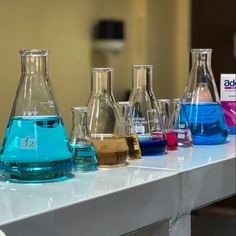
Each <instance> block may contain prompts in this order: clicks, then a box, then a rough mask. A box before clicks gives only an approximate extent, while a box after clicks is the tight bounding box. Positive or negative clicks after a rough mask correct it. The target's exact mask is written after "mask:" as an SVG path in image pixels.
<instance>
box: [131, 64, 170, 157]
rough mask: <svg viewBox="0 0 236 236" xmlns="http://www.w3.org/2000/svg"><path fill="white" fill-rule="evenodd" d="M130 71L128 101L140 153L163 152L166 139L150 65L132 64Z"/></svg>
mask: <svg viewBox="0 0 236 236" xmlns="http://www.w3.org/2000/svg"><path fill="white" fill-rule="evenodd" d="M132 72H133V78H132V81H133V83H132V84H133V85H132V91H131V94H130V98H129V101H130V102H132V103H133V106H132V113H133V114H132V118H133V124H134V127H135V131H136V134H137V135H138V138H139V143H140V147H141V151H142V154H143V155H148V154H163V153H165V149H166V146H167V140H166V135H165V131H164V127H163V124H162V121H161V118H160V115H159V112H158V108H157V102H156V98H155V95H154V93H153V89H152V66H151V65H134V66H133V70H132Z"/></svg>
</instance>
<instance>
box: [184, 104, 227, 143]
mask: <svg viewBox="0 0 236 236" xmlns="http://www.w3.org/2000/svg"><path fill="white" fill-rule="evenodd" d="M185 110H186V115H187V118H188V122H189V127H190V129H191V132H192V138H193V144H203V145H204V144H205V145H207V144H220V143H224V142H225V141H226V139H227V137H228V128H227V125H226V123H225V119H224V114H223V111H222V108H221V105H220V104H218V103H198V104H190V103H186V104H185Z"/></svg>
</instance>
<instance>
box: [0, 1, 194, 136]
mask: <svg viewBox="0 0 236 236" xmlns="http://www.w3.org/2000/svg"><path fill="white" fill-rule="evenodd" d="M189 2H190V0H119V1H117V0H86V1H84V0H41V1H32V0H20V1H19V0H0V55H1V56H0V139H2V137H3V133H4V131H5V127H6V123H7V120H8V117H9V114H10V111H11V107H12V104H13V101H14V96H15V92H16V89H17V86H18V83H19V78H20V57H19V54H18V51H19V49H21V48H46V49H49V51H50V57H49V73H50V77H51V81H52V84H53V88H54V90H55V94H56V98H57V101H58V105H59V107H60V110H61V113H62V115H63V118H64V121H65V124H66V127H67V130H68V131H69V130H70V128H71V114H70V108H71V107H72V106H78V105H85V104H86V102H87V100H88V97H89V93H90V70H91V67H93V66H98V65H99V66H111V67H113V68H114V93H115V96H116V98H117V100H123V99H124V98H125V93H126V92H127V91H128V90H129V89H130V87H131V65H132V64H138V63H140V64H146V63H149V64H153V65H154V77H155V80H154V90H155V92H156V93H157V96H158V97H176V96H180V95H181V94H182V90H183V85H184V83H185V80H186V77H187V72H188V65H186V64H188V41H189ZM100 18H116V19H123V20H124V21H125V22H126V39H125V47H124V49H123V50H122V51H121V53H120V54H118V55H114V56H108V57H107V56H105V55H104V54H101V53H98V52H94V49H93V44H92V41H91V32H92V26H93V25H94V23H95V22H96V21H97V20H98V19H100ZM183 52H184V53H183ZM171 83H173V84H174V86H171V85H170V84H171Z"/></svg>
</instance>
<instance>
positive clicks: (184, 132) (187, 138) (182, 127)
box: [172, 98, 193, 147]
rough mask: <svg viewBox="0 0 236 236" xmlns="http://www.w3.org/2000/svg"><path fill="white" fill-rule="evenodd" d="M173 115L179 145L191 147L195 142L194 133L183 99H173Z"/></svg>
mask: <svg viewBox="0 0 236 236" xmlns="http://www.w3.org/2000/svg"><path fill="white" fill-rule="evenodd" d="M172 117H173V118H172V120H173V126H174V129H175V134H176V138H177V142H178V146H180V147H191V146H192V143H193V141H192V134H191V130H190V128H189V124H188V121H187V117H186V114H185V109H184V105H183V99H179V98H176V99H173V101H172Z"/></svg>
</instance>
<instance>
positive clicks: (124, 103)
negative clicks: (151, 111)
mask: <svg viewBox="0 0 236 236" xmlns="http://www.w3.org/2000/svg"><path fill="white" fill-rule="evenodd" d="M117 105H119V106H132V105H133V102H129V101H119V102H117Z"/></svg>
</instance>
